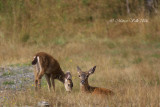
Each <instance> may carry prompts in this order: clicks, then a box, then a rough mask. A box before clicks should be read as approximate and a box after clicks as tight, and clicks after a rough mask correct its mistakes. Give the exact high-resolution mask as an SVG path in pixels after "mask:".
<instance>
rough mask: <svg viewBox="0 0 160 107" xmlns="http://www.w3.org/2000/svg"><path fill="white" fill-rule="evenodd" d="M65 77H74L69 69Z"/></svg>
mask: <svg viewBox="0 0 160 107" xmlns="http://www.w3.org/2000/svg"><path fill="white" fill-rule="evenodd" d="M65 77H66V79H72V75H71V73H70V72H69V71H67V73H66V75H65Z"/></svg>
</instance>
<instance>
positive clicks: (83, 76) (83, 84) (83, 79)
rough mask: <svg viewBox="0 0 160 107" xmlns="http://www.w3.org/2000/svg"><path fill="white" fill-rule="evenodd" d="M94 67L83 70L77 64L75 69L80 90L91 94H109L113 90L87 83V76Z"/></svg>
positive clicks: (92, 71) (91, 72)
mask: <svg viewBox="0 0 160 107" xmlns="http://www.w3.org/2000/svg"><path fill="white" fill-rule="evenodd" d="M95 69H96V66H94V67H93V68H91V69H90V70H89V71H86V72H83V71H82V70H81V69H80V68H79V67H78V66H77V71H78V74H79V78H80V90H81V91H82V92H87V93H92V94H104V95H111V94H113V92H112V91H111V90H109V89H105V88H99V87H92V86H90V85H89V84H88V77H89V76H90V74H93V73H94V71H95Z"/></svg>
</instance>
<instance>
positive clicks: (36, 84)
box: [34, 80, 38, 91]
mask: <svg viewBox="0 0 160 107" xmlns="http://www.w3.org/2000/svg"><path fill="white" fill-rule="evenodd" d="M34 82H35V90H36V91H37V90H38V89H37V87H38V80H35V81H34Z"/></svg>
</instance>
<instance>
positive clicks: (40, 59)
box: [32, 52, 73, 91]
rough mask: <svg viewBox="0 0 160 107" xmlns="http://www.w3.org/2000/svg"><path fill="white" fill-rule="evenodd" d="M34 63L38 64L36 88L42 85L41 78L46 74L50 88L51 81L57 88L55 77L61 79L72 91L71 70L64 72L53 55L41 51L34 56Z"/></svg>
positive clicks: (67, 89)
mask: <svg viewBox="0 0 160 107" xmlns="http://www.w3.org/2000/svg"><path fill="white" fill-rule="evenodd" d="M32 65H35V66H36V70H35V72H34V74H35V89H36V90H37V87H38V88H40V87H41V78H42V77H43V75H45V78H46V80H47V84H48V89H49V90H51V82H52V85H53V89H54V90H55V82H54V80H55V79H58V80H59V81H61V82H62V83H63V84H64V86H65V89H66V91H71V90H72V87H73V83H72V76H71V73H70V72H67V73H66V74H64V72H63V71H62V69H61V67H60V65H59V63H58V61H57V60H56V59H54V58H53V57H52V56H51V55H49V54H47V53H44V52H39V53H37V54H36V55H35V56H34V59H33V61H32Z"/></svg>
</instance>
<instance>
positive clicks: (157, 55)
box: [152, 53, 160, 59]
mask: <svg viewBox="0 0 160 107" xmlns="http://www.w3.org/2000/svg"><path fill="white" fill-rule="evenodd" d="M152 57H154V58H157V59H159V58H160V54H157V53H156V54H153V55H152Z"/></svg>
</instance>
